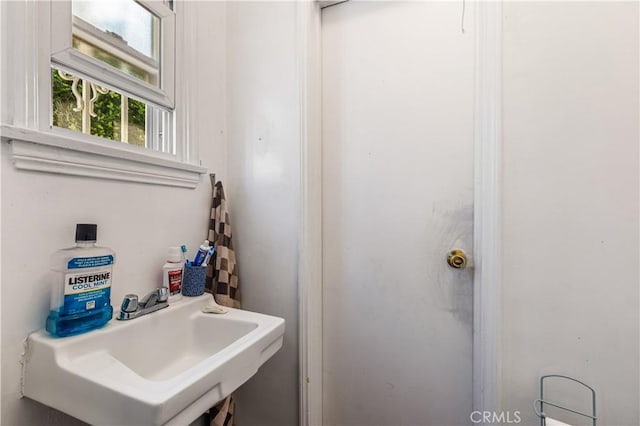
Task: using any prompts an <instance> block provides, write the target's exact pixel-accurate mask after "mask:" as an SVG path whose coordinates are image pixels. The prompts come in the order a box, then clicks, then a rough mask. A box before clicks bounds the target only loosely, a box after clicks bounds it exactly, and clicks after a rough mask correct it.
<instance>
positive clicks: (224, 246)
mask: <svg viewBox="0 0 640 426" xmlns="http://www.w3.org/2000/svg"><path fill="white" fill-rule="evenodd" d="M214 180H215V177H214V175H211V185H212V186H213V202H212V206H211V219H210V221H209V237H208V239H209V241H210V242H211V243H212V244H214V245H215V246H216V252H215V255H214V256H212V258H211V260H210V261H209V265H208V266H207V283H206V288H207V291H209V292H211V293H213V294H214V297H215V299H216V302H218V304H220V305H222V306H227V307H230V308H239V307H240V292H239V290H238V272H237V269H236V254H235V252H234V251H233V243H232V241H231V221H230V220H229V211H228V210H227V201H226V199H225V196H224V189H223V187H222V182H218V183H215V184H214Z"/></svg>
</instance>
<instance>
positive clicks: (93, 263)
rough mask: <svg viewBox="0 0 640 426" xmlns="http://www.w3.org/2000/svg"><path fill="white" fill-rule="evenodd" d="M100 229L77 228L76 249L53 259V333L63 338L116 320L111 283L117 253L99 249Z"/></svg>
mask: <svg viewBox="0 0 640 426" xmlns="http://www.w3.org/2000/svg"><path fill="white" fill-rule="evenodd" d="M97 228H98V227H97V225H94V224H85V223H81V224H78V225H76V246H75V247H71V248H68V249H63V250H58V251H57V252H56V253H55V254H54V255H53V258H52V261H53V263H52V264H53V266H52V268H51V269H52V274H51V275H52V284H53V288H52V291H51V312H50V313H49V316H48V317H47V325H46V329H47V331H48V332H49V333H51V334H53V335H55V336H59V337H63V336H71V335H74V334H80V333H84V332H85V331H89V330H93V329H95V328H98V327H102V326H103V325H105V324H106V323H107V322H109V320H110V319H111V317H112V316H113V307H112V306H111V280H112V279H113V264H114V262H115V253H114V252H113V250H111V249H109V248H106V247H98V246H96V236H97Z"/></svg>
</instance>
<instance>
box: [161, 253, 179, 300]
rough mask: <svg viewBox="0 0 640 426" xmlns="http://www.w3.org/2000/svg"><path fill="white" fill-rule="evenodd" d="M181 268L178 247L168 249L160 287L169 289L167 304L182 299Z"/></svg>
mask: <svg viewBox="0 0 640 426" xmlns="http://www.w3.org/2000/svg"><path fill="white" fill-rule="evenodd" d="M183 267H184V265H183V263H182V251H181V250H180V247H169V250H167V263H165V264H164V266H163V267H162V286H163V287H167V288H168V289H169V303H172V302H176V301H178V300H180V299H181V298H182V276H183Z"/></svg>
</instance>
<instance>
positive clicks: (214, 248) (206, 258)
mask: <svg viewBox="0 0 640 426" xmlns="http://www.w3.org/2000/svg"><path fill="white" fill-rule="evenodd" d="M215 252H216V247H215V246H211V247H209V250H208V251H207V255H206V256H205V258H204V262H202V265H204V266H206V265H208V264H209V260H210V259H211V256H213V253H215Z"/></svg>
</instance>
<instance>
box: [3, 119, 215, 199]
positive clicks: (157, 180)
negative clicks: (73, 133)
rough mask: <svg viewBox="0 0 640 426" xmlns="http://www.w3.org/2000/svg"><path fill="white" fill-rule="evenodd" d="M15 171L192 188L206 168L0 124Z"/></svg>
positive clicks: (128, 147)
mask: <svg viewBox="0 0 640 426" xmlns="http://www.w3.org/2000/svg"><path fill="white" fill-rule="evenodd" d="M0 135H1V136H2V139H3V141H4V140H7V141H9V143H10V144H11V159H12V161H13V164H14V165H15V167H16V168H17V169H20V170H32V171H38V172H47V173H57V174H64V175H72V176H86V177H93V178H99V179H110V180H118V181H125V182H139V183H148V184H153V185H165V186H177V187H182V188H195V187H196V186H197V185H198V183H199V181H200V175H201V174H204V173H206V172H207V169H206V168H204V167H201V166H196V165H194V164H187V163H182V162H179V161H176V160H174V159H173V158H163V154H161V153H141V152H138V151H137V147H130V146H122V147H120V146H113V144H108V143H95V142H92V141H85V140H80V139H76V138H72V137H67V136H63V135H58V134H54V133H46V132H40V131H36V130H31V129H24V128H19V127H14V126H8V125H2V126H1V127H0Z"/></svg>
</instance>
